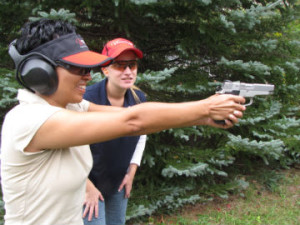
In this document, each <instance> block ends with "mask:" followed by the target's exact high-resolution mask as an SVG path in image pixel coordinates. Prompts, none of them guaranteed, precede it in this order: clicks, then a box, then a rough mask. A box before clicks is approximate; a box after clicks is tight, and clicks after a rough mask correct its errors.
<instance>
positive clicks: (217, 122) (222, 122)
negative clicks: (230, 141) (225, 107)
mask: <svg viewBox="0 0 300 225" xmlns="http://www.w3.org/2000/svg"><path fill="white" fill-rule="evenodd" d="M214 122H215V123H216V124H220V125H225V124H226V123H225V120H214Z"/></svg>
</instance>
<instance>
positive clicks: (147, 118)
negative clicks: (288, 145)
mask: <svg viewBox="0 0 300 225" xmlns="http://www.w3.org/2000/svg"><path fill="white" fill-rule="evenodd" d="M244 102H245V99H244V98H243V97H240V96H235V95H214V96H212V97H210V98H207V99H204V100H200V101H194V102H186V103H154V102H147V103H142V104H138V105H135V106H133V107H129V108H124V109H114V110H108V111H105V112H74V111H70V110H61V111H59V112H56V113H54V114H53V115H52V116H51V117H50V118H49V119H48V120H47V121H46V122H45V123H44V124H43V125H42V126H41V127H40V128H39V130H38V131H37V132H36V134H35V136H34V137H33V138H32V140H31V142H30V143H29V145H28V146H27V148H26V149H25V151H32V152H34V151H40V150H42V149H57V148H67V147H70V146H79V145H85V144H91V143H96V142H102V141H107V140H111V139H114V138H118V137H121V136H130V135H142V134H150V133H153V132H157V131H161V130H165V129H169V128H177V127H184V126H191V125H210V126H215V127H220V128H229V127H232V126H233V124H234V123H237V122H238V118H240V117H242V111H244V110H245V106H242V105H241V104H240V103H244ZM213 120H225V121H226V125H217V124H215V123H213Z"/></svg>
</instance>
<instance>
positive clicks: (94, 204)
mask: <svg viewBox="0 0 300 225" xmlns="http://www.w3.org/2000/svg"><path fill="white" fill-rule="evenodd" d="M99 200H100V201H104V198H103V196H102V194H101V192H100V191H99V190H98V189H97V188H96V187H95V186H94V184H93V183H92V182H91V181H90V180H89V179H88V180H87V185H86V193H85V200H84V203H83V205H85V209H84V211H83V215H82V218H85V217H86V215H87V214H88V221H91V220H92V218H93V215H94V214H95V217H96V218H98V216H99V207H98V206H99V204H98V201H99Z"/></svg>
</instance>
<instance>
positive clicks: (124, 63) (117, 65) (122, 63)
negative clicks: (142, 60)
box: [111, 60, 138, 72]
mask: <svg viewBox="0 0 300 225" xmlns="http://www.w3.org/2000/svg"><path fill="white" fill-rule="evenodd" d="M137 66H138V62H137V60H118V61H113V62H112V64H111V67H112V68H114V69H116V70H119V71H121V72H123V71H124V70H125V69H126V68H127V67H129V68H130V69H131V70H135V69H136V68H137Z"/></svg>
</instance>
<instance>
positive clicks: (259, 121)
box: [0, 0, 300, 219]
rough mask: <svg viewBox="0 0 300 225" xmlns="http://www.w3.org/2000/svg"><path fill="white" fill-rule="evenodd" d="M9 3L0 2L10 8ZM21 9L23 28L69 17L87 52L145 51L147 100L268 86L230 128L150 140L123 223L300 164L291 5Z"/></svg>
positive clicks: (115, 0)
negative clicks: (237, 85)
mask: <svg viewBox="0 0 300 225" xmlns="http://www.w3.org/2000/svg"><path fill="white" fill-rule="evenodd" d="M9 2H10V3H8V1H1V4H5V7H9V5H10V4H13V2H15V1H9ZM24 2H25V3H26V4H25V3H22V4H24V7H23V10H24V11H23V13H25V12H27V14H26V15H24V18H23V20H26V19H27V18H29V17H32V18H31V19H34V17H40V16H44V17H50V16H52V17H57V18H60V17H61V18H64V19H68V20H69V21H71V22H74V23H75V24H76V25H77V27H78V32H79V33H80V34H81V35H82V36H83V37H84V38H85V40H87V42H88V44H89V46H91V48H92V49H93V50H96V51H97V50H98V51H100V50H101V48H102V46H103V44H104V43H105V42H106V41H107V40H109V39H112V38H116V37H125V38H128V39H130V40H132V41H133V42H134V43H136V45H137V46H138V47H139V48H140V49H142V51H143V52H144V59H142V60H141V62H140V66H139V78H138V86H139V87H140V88H141V89H142V90H144V91H145V92H146V94H147V96H148V100H151V101H165V102H181V101H190V100H196V99H203V98H206V97H208V96H210V95H212V94H214V93H215V91H216V89H217V88H218V87H219V86H220V84H221V83H222V82H223V81H225V80H232V81H241V82H246V83H266V84H267V83H269V84H274V85H275V92H274V94H273V96H268V97H265V96H264V97H261V96H258V97H255V98H254V103H253V104H252V105H251V106H248V108H247V111H246V113H245V115H244V117H243V119H241V120H240V123H239V124H238V125H236V126H235V127H234V128H231V129H229V130H221V129H215V128H210V127H187V128H182V129H170V130H166V131H162V132H159V133H157V134H153V135H149V136H148V142H147V146H146V151H145V153H144V157H143V163H142V165H141V168H140V169H139V171H138V173H137V176H136V178H135V184H134V185H135V186H134V188H133V193H132V198H131V201H130V203H129V204H130V205H129V212H128V219H133V218H137V217H140V216H143V215H149V214H152V213H154V212H156V211H157V210H158V209H160V210H162V209H167V210H171V209H174V208H177V207H180V206H182V205H184V204H185V203H193V202H195V201H199V200H208V199H209V198H210V197H212V196H213V195H219V196H221V197H226V196H227V195H228V193H229V192H231V191H233V190H242V189H244V188H246V187H247V182H246V181H245V180H243V179H239V177H240V175H242V174H245V173H247V170H249V169H250V170H251V168H253V167H255V166H257V165H263V166H268V167H271V168H279V167H285V168H288V167H289V166H292V165H294V164H295V163H299V162H300V157H299V156H300V149H299V143H300V119H299V111H300V104H299V97H300V91H299V90H300V55H299V52H300V51H299V50H300V39H299V37H300V35H299V32H300V23H299V7H300V3H299V1H295V0H290V1H288V0H257V1H250V0H217V1H212V0H189V1H187V0H185V1H180V0H162V1H160V0H144V1H141V0H130V1H129V0H128V1H125V0H112V1H108V0H103V1H89V0H85V1H78V0H73V1H67V0H60V1H56V0H52V1H42V3H40V4H39V5H38V4H37V3H35V1H24ZM32 6H34V7H32ZM62 8H64V9H63V10H62ZM32 9H33V10H32ZM51 9H52V11H50V10H51ZM59 10H60V11H59ZM41 12H48V13H41ZM73 13H74V14H73ZM2 21H3V20H2ZM18 22H19V20H18ZM11 24H14V26H11V27H9V26H4V25H1V30H3V32H4V37H5V38H7V39H8V38H10V39H11V38H12V36H13V35H14V34H15V33H16V29H17V25H15V22H13V21H11ZM11 32H12V33H11ZM1 45H2V47H1V48H2V49H3V48H4V47H3V43H2V42H1ZM1 54H4V53H2V52H1ZM2 64H3V65H5V66H6V67H9V66H11V65H10V64H9V63H8V62H6V63H2ZM1 71H2V70H1ZM3 73H4V72H3ZM3 75H5V74H3ZM96 75H99V74H98V73H96ZM5 76H6V75H5ZM6 77H7V76H6ZM1 82H2V81H1ZM5 82H7V81H5ZM14 90H15V89H13V90H11V89H7V90H4V89H3V90H1V94H2V98H6V99H8V100H9V99H11V98H12V97H11V95H8V94H7V93H8V92H9V93H11V92H10V91H12V92H13V91H14ZM7 91H8V92H7ZM0 103H1V107H2V108H5V107H6V108H7V105H2V104H3V103H2V102H0ZM174 113H176V112H174Z"/></svg>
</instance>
